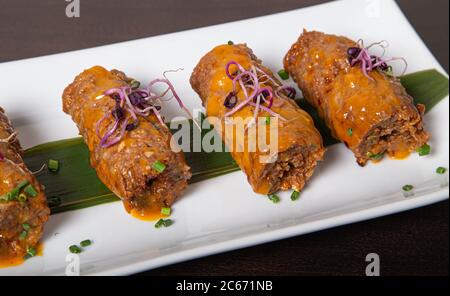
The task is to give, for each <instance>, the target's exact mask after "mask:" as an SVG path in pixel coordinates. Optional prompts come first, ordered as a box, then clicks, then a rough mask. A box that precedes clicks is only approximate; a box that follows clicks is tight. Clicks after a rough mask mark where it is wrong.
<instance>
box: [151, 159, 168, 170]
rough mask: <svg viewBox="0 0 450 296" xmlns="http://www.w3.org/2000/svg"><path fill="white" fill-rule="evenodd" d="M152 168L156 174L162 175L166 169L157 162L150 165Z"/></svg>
mask: <svg viewBox="0 0 450 296" xmlns="http://www.w3.org/2000/svg"><path fill="white" fill-rule="evenodd" d="M152 168H153V169H154V170H155V171H157V172H158V173H162V172H163V171H164V170H165V169H166V165H165V164H163V163H162V162H160V161H159V160H157V161H155V162H154V163H153V164H152Z"/></svg>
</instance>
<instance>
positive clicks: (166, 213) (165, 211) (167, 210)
mask: <svg viewBox="0 0 450 296" xmlns="http://www.w3.org/2000/svg"><path fill="white" fill-rule="evenodd" d="M170 213H171V209H170V208H169V207H162V208H161V214H163V215H164V216H170Z"/></svg>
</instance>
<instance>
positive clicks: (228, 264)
mask: <svg viewBox="0 0 450 296" xmlns="http://www.w3.org/2000/svg"><path fill="white" fill-rule="evenodd" d="M381 1H384V0H381ZM325 2H328V1H324V0H297V1H296V0H272V1H270V0H246V1H242V0H227V1H223V0H204V1H200V0H151V1H144V0H141V1H138V0H122V1H120V0H107V1H106V0H104V1H100V0H80V3H81V17H80V18H77V19H69V18H67V17H66V15H65V7H66V5H67V4H68V3H67V2H65V0H39V1H35V0H27V1H26V0H0V62H4V61H10V60H16V59H22V58H28V57H34V56H40V55H46V54H51V53H56V52H62V51H69V50H75V49H81V48H87V47H93V46H98V45H102V44H108V43H114V42H118V41H124V40H131V39H136V38H141V37H147V36H152V35H159V34H163V33H169V32H175V31H179V30H184V29H189V28H195V27H201V26H206V25H211V24H217V23H223V22H228V21H232V20H238V19H244V18H248V17H254V16H260V15H265V14H271V13H274V12H280V11H285V10H290V9H294V8H300V7H305V6H310V5H314V4H318V3H325ZM397 2H398V3H399V4H400V6H401V8H402V9H403V11H404V12H405V13H406V15H407V17H408V18H409V19H410V21H411V22H412V24H413V25H414V27H415V28H416V29H417V31H418V32H419V34H420V36H421V37H422V38H423V39H424V40H425V42H426V43H427V45H428V46H429V47H430V48H431V50H432V52H433V53H434V54H435V56H436V57H437V59H438V60H439V61H440V63H441V64H442V65H443V66H444V68H445V69H446V70H447V71H448V55H449V48H448V43H449V40H448V39H449V31H448V30H449V16H448V10H449V1H448V0H433V1H428V0H397ZM343 17H345V16H343ZM336 21H339V19H337V20H336ZM417 58H420V57H417ZM448 221H449V207H448V201H446V202H441V203H438V204H435V205H432V206H428V207H424V208H421V209H417V210H413V211H409V212H405V213H401V214H397V215H393V216H388V217H383V218H379V219H375V220H371V221H367V222H362V223H357V224H353V225H348V226H343V227H339V228H335V229H330V230H325V231H321V232H318V233H313V234H309V235H304V236H299V237H295V238H290V239H285V240H282V241H278V242H273V243H268V244H264V245H260V246H256V247H251V248H246V249H242V250H238V251H233V252H228V253H225V254H220V255H215V256H209V257H206V258H202V259H197V260H192V261H189V262H185V263H180V264H176V265H172V266H168V267H163V268H159V269H156V270H151V271H148V272H145V273H143V274H146V275H363V274H364V270H365V265H366V263H365V256H366V254H368V253H370V252H376V253H378V254H379V255H380V257H381V273H382V274H384V275H448V251H449V249H448V245H449V244H448V242H449V231H448Z"/></svg>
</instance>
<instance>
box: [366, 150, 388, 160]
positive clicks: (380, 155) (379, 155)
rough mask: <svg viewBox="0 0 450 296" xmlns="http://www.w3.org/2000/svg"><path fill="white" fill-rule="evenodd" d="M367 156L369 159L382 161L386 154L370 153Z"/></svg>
mask: <svg viewBox="0 0 450 296" xmlns="http://www.w3.org/2000/svg"><path fill="white" fill-rule="evenodd" d="M367 156H369V157H370V158H371V159H373V160H380V159H382V158H383V156H384V153H377V154H374V153H371V152H369V153H368V154H367Z"/></svg>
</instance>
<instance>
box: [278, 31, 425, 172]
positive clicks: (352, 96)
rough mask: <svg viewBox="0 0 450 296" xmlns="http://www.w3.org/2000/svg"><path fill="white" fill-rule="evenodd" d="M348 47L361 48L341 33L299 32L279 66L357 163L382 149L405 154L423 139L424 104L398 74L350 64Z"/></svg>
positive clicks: (394, 154)
mask: <svg viewBox="0 0 450 296" xmlns="http://www.w3.org/2000/svg"><path fill="white" fill-rule="evenodd" d="M349 49H350V50H349ZM352 50H353V51H355V52H356V53H358V52H360V50H361V49H360V48H359V45H358V44H357V43H356V42H354V41H352V40H350V39H348V38H346V37H341V36H334V35H327V34H323V33H320V32H307V31H304V32H303V34H302V35H301V36H300V38H299V39H298V40H297V42H296V43H294V44H293V45H292V47H291V49H290V50H289V51H288V53H287V54H286V57H285V59H284V67H285V69H286V71H288V73H289V74H290V75H291V76H292V78H293V79H294V80H295V81H296V82H297V84H298V86H299V87H300V89H301V90H302V92H303V94H304V96H305V98H306V99H307V100H308V102H310V103H311V104H312V105H313V106H314V107H315V108H317V110H318V111H319V114H320V116H321V117H322V118H323V119H324V120H325V121H326V124H327V125H328V127H329V128H330V129H331V131H332V133H333V135H334V137H336V138H337V139H338V140H340V141H342V142H344V143H345V145H346V146H347V147H348V148H349V149H351V150H352V151H353V153H354V154H355V157H356V159H357V162H358V164H360V165H362V166H363V165H365V164H366V163H367V161H368V160H370V159H372V160H379V159H381V157H382V156H383V155H384V154H385V153H387V154H388V155H389V156H391V157H394V158H404V157H405V156H407V155H409V153H411V152H412V151H415V150H416V149H417V148H418V147H420V146H422V145H423V144H425V143H426V142H427V141H428V138H429V136H428V134H427V133H426V132H425V130H424V127H423V123H422V114H423V112H424V106H423V105H418V106H417V107H416V106H414V104H413V99H412V98H411V96H409V95H408V94H407V93H406V90H405V89H404V87H403V86H402V85H401V84H400V81H399V80H398V79H397V78H394V77H391V76H389V75H387V74H385V73H384V71H381V70H379V69H373V71H371V72H369V73H364V71H363V70H364V69H363V68H362V67H361V66H360V64H357V65H352V64H351V57H349V52H350V53H352V54H353V52H352ZM349 58H350V59H349ZM371 59H372V61H374V63H376V62H377V58H376V57H374V56H372V57H371ZM377 64H380V65H384V67H386V65H385V64H384V63H377ZM363 66H366V64H365V61H364V65H363Z"/></svg>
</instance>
